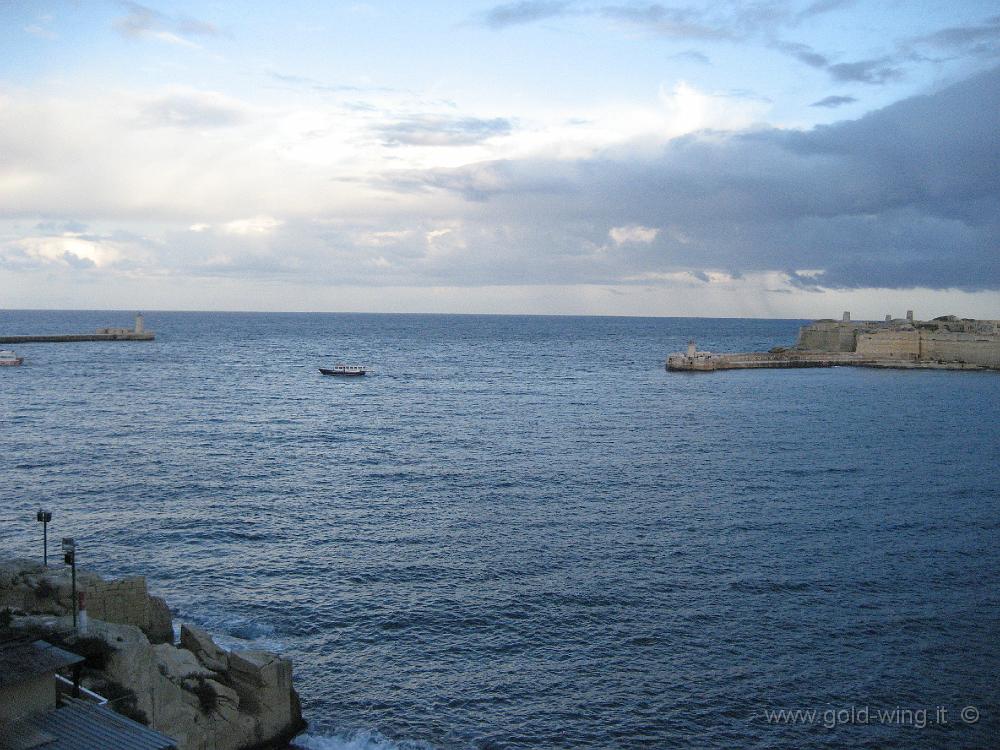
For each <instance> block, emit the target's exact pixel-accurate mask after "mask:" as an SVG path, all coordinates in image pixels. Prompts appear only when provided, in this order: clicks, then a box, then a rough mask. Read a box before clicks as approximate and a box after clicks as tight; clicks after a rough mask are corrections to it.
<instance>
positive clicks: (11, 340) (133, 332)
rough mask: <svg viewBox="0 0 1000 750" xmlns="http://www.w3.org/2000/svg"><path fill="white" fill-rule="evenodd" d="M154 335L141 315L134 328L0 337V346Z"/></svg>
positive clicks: (149, 338)
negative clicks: (146, 326)
mask: <svg viewBox="0 0 1000 750" xmlns="http://www.w3.org/2000/svg"><path fill="white" fill-rule="evenodd" d="M155 338H156V335H155V334H154V333H153V332H152V331H147V330H146V328H145V325H144V321H143V318H142V313H139V314H138V315H136V316H135V327H134V328H98V329H97V330H96V331H95V332H94V333H62V334H51V335H49V334H41V335H24V336H0V344H63V343H69V342H72V341H153V340H154V339H155Z"/></svg>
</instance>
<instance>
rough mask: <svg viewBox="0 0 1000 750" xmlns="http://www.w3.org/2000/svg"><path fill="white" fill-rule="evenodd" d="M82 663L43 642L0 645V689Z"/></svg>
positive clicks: (81, 658)
mask: <svg viewBox="0 0 1000 750" xmlns="http://www.w3.org/2000/svg"><path fill="white" fill-rule="evenodd" d="M82 661H84V659H83V657H82V656H77V655H76V654H72V653H70V652H69V651H64V650H63V649H61V648H59V647H57V646H53V645H52V644H51V643H46V642H45V641H35V642H34V643H29V642H27V641H14V642H13V643H6V644H2V645H0V687H6V686H7V685H16V684H18V683H19V682H23V681H25V680H30V679H31V678H32V677H37V676H38V675H41V674H45V673H46V672H55V671H56V670H58V669H62V668H63V667H69V666H72V665H73V664H79V663H80V662H82Z"/></svg>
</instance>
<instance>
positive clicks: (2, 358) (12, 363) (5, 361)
mask: <svg viewBox="0 0 1000 750" xmlns="http://www.w3.org/2000/svg"><path fill="white" fill-rule="evenodd" d="M22 362H24V357H18V356H17V355H16V354H14V352H12V351H9V350H7V349H4V350H3V351H0V367H16V366H17V365H19V364H21V363H22Z"/></svg>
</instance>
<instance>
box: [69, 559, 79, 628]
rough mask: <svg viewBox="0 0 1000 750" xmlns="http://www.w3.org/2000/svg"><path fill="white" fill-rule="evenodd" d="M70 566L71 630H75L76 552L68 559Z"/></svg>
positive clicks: (76, 604)
mask: <svg viewBox="0 0 1000 750" xmlns="http://www.w3.org/2000/svg"><path fill="white" fill-rule="evenodd" d="M70 568H71V569H72V571H73V630H76V608H77V606H78V603H77V600H76V553H75V552H74V553H73V557H72V559H71V561H70Z"/></svg>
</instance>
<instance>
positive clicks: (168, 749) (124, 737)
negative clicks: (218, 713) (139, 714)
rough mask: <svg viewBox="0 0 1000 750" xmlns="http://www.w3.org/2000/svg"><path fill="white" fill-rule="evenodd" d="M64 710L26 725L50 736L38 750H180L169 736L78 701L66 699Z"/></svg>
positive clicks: (38, 746) (106, 709)
mask: <svg viewBox="0 0 1000 750" xmlns="http://www.w3.org/2000/svg"><path fill="white" fill-rule="evenodd" d="M63 700H64V705H63V707H62V708H57V709H54V710H52V711H47V712H45V713H44V714H41V715H39V716H34V717H32V718H30V719H28V720H27V721H26V722H25V723H27V724H29V725H30V726H31V727H32V728H34V729H37V730H38V731H39V732H40V733H42V734H44V735H46V736H48V737H49V738H51V739H49V741H48V742H45V743H44V744H40V745H36V746H35V747H37V750H176V748H177V743H176V742H175V741H174V740H173V739H171V738H170V737H168V736H167V735H165V734H161V733H160V732H157V731H155V730H153V729H150V728H149V727H144V726H143V725H142V724H139V723H138V722H135V721H132V720H131V719H129V718H126V717H124V716H122V715H121V714H118V713H115V712H114V711H112V710H111V709H109V708H105V707H104V706H98V705H96V704H94V703H88V702H87V701H84V700H80V699H77V698H64V699H63Z"/></svg>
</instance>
